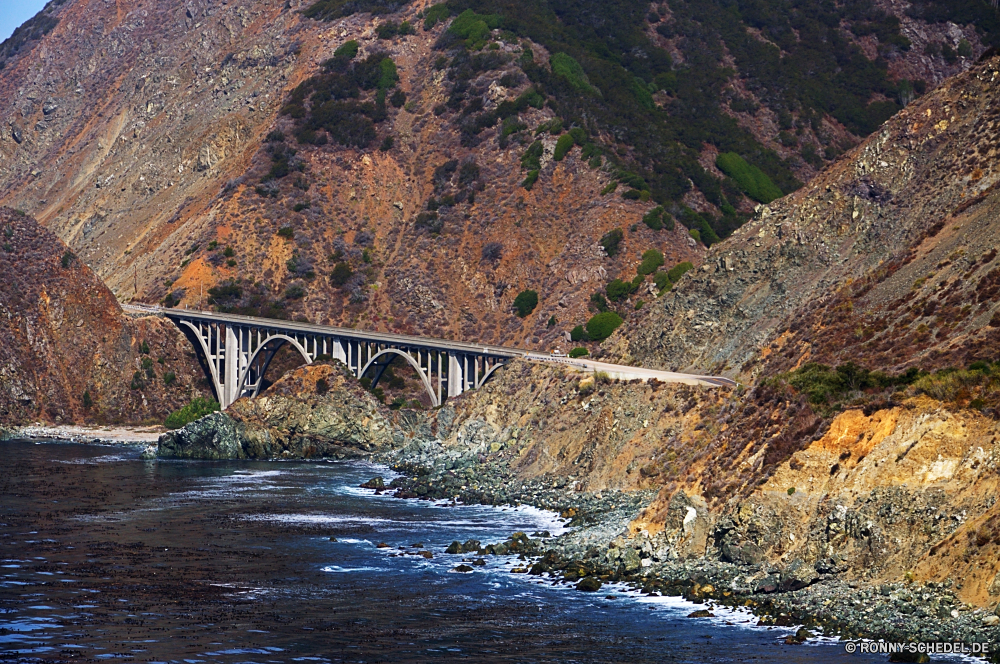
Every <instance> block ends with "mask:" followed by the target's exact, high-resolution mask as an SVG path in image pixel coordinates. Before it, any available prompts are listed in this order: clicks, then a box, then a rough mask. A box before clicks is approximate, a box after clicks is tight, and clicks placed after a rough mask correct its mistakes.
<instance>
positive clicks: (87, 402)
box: [83, 390, 94, 410]
mask: <svg viewBox="0 0 1000 664" xmlns="http://www.w3.org/2000/svg"><path fill="white" fill-rule="evenodd" d="M93 405H94V400H93V399H91V398H90V390H84V392H83V407H84V409H86V410H90V408H91V406H93Z"/></svg>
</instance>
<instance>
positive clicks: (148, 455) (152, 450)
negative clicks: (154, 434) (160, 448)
mask: <svg viewBox="0 0 1000 664" xmlns="http://www.w3.org/2000/svg"><path fill="white" fill-rule="evenodd" d="M139 458H140V459H155V458H156V445H147V446H146V449H144V450H143V451H142V454H140V455H139Z"/></svg>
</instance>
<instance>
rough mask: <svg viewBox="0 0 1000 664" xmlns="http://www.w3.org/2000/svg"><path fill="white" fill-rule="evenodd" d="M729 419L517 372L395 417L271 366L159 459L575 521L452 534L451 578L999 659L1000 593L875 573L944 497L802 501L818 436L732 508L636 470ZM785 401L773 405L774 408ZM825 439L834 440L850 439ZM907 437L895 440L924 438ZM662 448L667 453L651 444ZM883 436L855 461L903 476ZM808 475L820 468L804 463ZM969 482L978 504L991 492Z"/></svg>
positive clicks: (858, 491) (166, 446)
mask: <svg viewBox="0 0 1000 664" xmlns="http://www.w3.org/2000/svg"><path fill="white" fill-rule="evenodd" d="M321 388H322V389H321ZM733 398H736V397H733ZM732 408H733V404H732V398H730V397H727V396H725V394H722V393H719V392H712V391H700V392H699V391H696V390H692V389H690V388H686V387H685V386H679V387H678V386H674V387H670V386H666V387H664V386H661V385H654V384H648V383H640V382H631V383H630V382H618V383H614V382H606V383H604V384H600V385H593V384H592V383H591V384H590V385H589V386H585V385H584V384H583V381H582V379H581V378H580V377H579V376H577V375H575V374H573V373H570V372H565V371H560V370H558V369H553V368H544V367H533V366H529V365H526V364H518V363H515V364H512V365H511V366H510V367H507V368H506V369H505V371H504V372H503V373H502V374H501V375H500V376H499V377H498V378H497V379H496V380H494V381H492V382H491V383H489V384H487V385H486V386H484V387H483V388H482V389H480V390H477V391H476V392H475V393H474V394H471V395H466V396H463V398H460V399H456V400H455V401H454V402H449V403H448V404H445V406H443V407H441V408H438V409H434V410H432V411H419V410H396V411H390V410H388V409H387V408H385V406H383V405H381V404H379V403H378V402H377V401H376V400H375V399H374V397H373V396H372V395H371V393H369V392H367V391H365V390H363V389H361V388H360V387H359V386H358V385H357V384H356V383H355V382H354V381H353V379H352V378H351V377H350V376H349V375H348V374H347V373H346V372H345V370H344V368H343V367H341V366H339V365H336V364H330V365H322V364H320V365H313V366H310V367H306V368H303V369H300V370H297V371H295V372H292V373H290V374H288V375H286V376H285V377H283V378H282V379H281V380H279V381H278V382H277V383H275V384H274V385H273V386H272V387H271V388H269V390H268V391H267V392H265V393H264V394H262V395H261V396H259V397H258V398H257V399H255V400H252V401H251V400H242V399H241V400H239V401H237V402H236V403H235V404H233V406H232V407H231V408H230V409H228V410H227V411H226V412H225V413H216V414H213V415H211V416H208V417H206V418H204V419H203V420H200V421H198V422H195V423H192V424H191V425H189V426H188V427H185V428H184V429H182V430H178V431H176V432H172V433H169V434H166V435H164V436H163V437H161V439H160V444H159V453H160V455H161V456H166V457H175V458H176V457H180V458H190V459H218V458H257V459H275V458H281V459H287V458H335V459H346V458H365V459H370V460H372V461H375V462H379V463H383V464H386V465H387V466H389V467H390V468H392V470H393V471H395V472H396V473H399V475H398V476H396V477H394V478H393V479H392V480H391V481H388V480H385V479H383V478H372V481H370V482H366V483H365V485H366V488H369V489H371V490H373V491H376V492H382V493H385V492H392V493H393V495H395V496H397V497H399V498H401V499H426V500H447V501H449V502H456V503H457V502H462V503H466V504H488V505H513V506H517V505H531V506H534V507H537V508H540V509H545V510H550V511H553V512H556V513H558V514H559V515H561V516H562V517H563V518H565V519H567V520H568V525H569V526H571V527H572V530H571V531H570V532H568V533H566V534H563V535H561V536H559V537H556V538H554V539H549V538H544V537H536V536H535V535H529V534H525V533H517V534H514V535H512V538H511V539H509V540H508V541H507V542H497V543H493V544H489V543H487V544H485V545H481V543H478V542H467V543H454V544H453V545H452V546H450V547H448V548H449V549H450V550H451V551H453V552H454V555H455V556H456V567H458V566H461V565H465V566H466V567H469V564H467V563H474V562H475V561H476V560H477V559H478V558H479V557H482V556H484V555H490V554H493V555H509V554H516V555H517V556H518V557H519V558H520V560H519V562H518V565H517V566H516V567H515V569H516V570H520V571H521V572H522V573H530V574H537V575H548V576H549V577H550V578H551V579H552V581H553V582H556V583H572V584H574V585H575V586H576V587H578V588H579V589H580V590H581V591H591V592H599V591H600V589H601V587H602V586H603V585H605V584H626V585H628V586H630V587H631V588H633V589H635V590H636V591H638V592H643V593H646V594H650V595H652V594H657V595H672V596H683V597H685V598H687V599H689V600H691V601H695V602H701V603H705V605H706V607H707V608H706V610H709V611H710V610H711V607H712V606H715V605H727V606H733V607H742V608H745V609H748V610H750V611H752V612H753V613H755V614H756V615H758V616H759V618H760V621H761V624H762V625H782V626H787V627H794V626H802V628H803V629H804V630H807V631H800V632H799V637H800V638H810V637H809V634H815V635H823V636H824V637H834V638H837V637H839V638H842V639H861V638H866V639H884V640H888V641H894V642H901V641H910V640H914V641H935V642H941V641H947V642H963V643H990V644H997V646H998V647H997V649H998V651H1000V615H997V613H996V608H995V607H996V600H995V599H993V600H989V599H988V600H987V602H984V603H979V604H978V606H980V607H984V608H976V605H974V604H971V603H968V599H967V597H966V595H967V593H966V592H965V591H964V590H963V586H962V583H967V584H969V583H971V582H970V580H969V579H967V578H965V577H961V578H958V577H954V578H953V579H952V580H947V579H945V580H942V579H940V578H937V579H934V578H928V577H926V576H925V577H924V578H923V579H922V580H921V579H919V578H918V577H917V575H915V574H913V573H912V572H908V571H907V570H912V569H913V565H914V564H915V561H917V560H918V559H919V557H920V553H919V552H920V551H921V550H923V549H919V548H916V549H914V550H915V552H916V553H915V554H914V555H910V556H909V557H908V558H906V559H905V560H903V562H902V563H898V562H897V563H894V565H893V566H887V565H886V564H885V562H884V560H885V552H886V551H887V550H888V549H889V548H890V547H891V548H893V550H894V551H897V552H898V551H900V550H905V549H906V548H907V547H910V548H913V547H923V546H925V544H924V543H925V542H927V541H930V542H931V543H932V544H933V543H934V542H943V541H945V540H948V539H950V540H955V538H957V537H959V535H960V534H961V531H960V530H959V529H960V528H961V527H962V524H963V523H964V522H965V521H966V520H967V515H966V514H965V513H964V512H963V511H962V510H963V509H965V508H964V507H962V506H961V505H962V504H961V503H958V502H954V503H948V502H945V501H944V500H943V493H942V492H941V491H939V490H934V491H928V492H925V493H919V492H918V491H910V490H908V489H907V488H906V486H907V485H906V484H905V483H899V485H898V486H896V485H886V486H883V485H882V484H880V483H878V482H872V483H867V484H866V483H864V482H861V481H857V480H855V481H854V483H845V484H844V485H843V488H842V489H840V490H841V491H842V493H841V494H839V495H838V494H835V493H833V492H832V491H831V490H830V489H829V488H823V489H821V488H820V487H819V486H817V487H815V489H813V488H812V487H810V488H806V489H805V490H802V491H798V492H797V491H796V490H795V488H794V487H795V486H796V485H798V486H799V487H803V486H807V485H808V481H803V480H808V478H807V477H805V474H808V473H812V474H814V475H815V476H816V477H820V478H822V477H823V475H822V474H820V473H821V471H822V472H823V473H826V472H827V471H828V470H829V466H828V465H827V466H824V465H823V464H824V463H825V457H822V454H820V452H822V453H823V454H833V455H834V457H833V458H834V459H836V458H838V457H837V456H836V455H838V454H839V455H840V456H839V458H840V459H841V462H842V463H844V465H847V462H846V461H844V459H845V456H844V455H843V454H842V453H841V450H840V449H839V448H836V447H834V448H831V449H832V450H833V451H832V452H824V451H823V450H825V448H823V444H824V443H823V442H822V441H825V440H826V439H825V438H822V437H823V436H824V435H825V434H824V433H823V432H822V431H821V432H819V434H817V437H818V438H821V441H820V442H817V443H816V446H817V447H818V448H822V449H820V451H819V452H816V453H815V458H813V457H812V456H808V455H806V454H805V452H799V453H798V455H797V456H796V457H795V458H794V459H792V461H788V462H785V464H784V466H782V469H781V470H780V472H779V475H778V478H777V479H775V480H774V482H773V484H775V485H776V486H777V489H778V490H775V489H774V488H769V489H768V491H769V493H767V494H763V493H760V492H758V493H755V494H753V500H748V499H741V498H739V497H738V496H731V498H732V499H731V500H730V503H727V504H725V505H722V504H715V505H714V506H710V505H709V504H708V503H707V502H706V499H705V498H704V497H703V496H702V495H699V494H698V493H697V489H693V490H691V491H690V492H688V491H685V490H684V489H685V486H686V485H684V484H682V483H672V482H668V481H665V480H663V479H662V477H657V480H656V481H655V482H653V481H648V480H644V479H643V478H644V477H646V473H650V472H657V469H658V468H660V466H655V465H651V464H650V463H649V459H650V456H651V455H653V456H654V457H655V458H656V459H658V460H659V461H657V463H659V464H664V465H665V464H670V463H671V461H672V459H673V458H674V457H673V456H671V455H672V454H674V452H675V450H676V451H677V453H685V451H686V450H687V449H689V448H692V447H697V446H698V445H701V444H704V443H703V442H699V441H698V440H697V439H696V438H694V437H693V436H694V434H696V433H697V432H699V431H701V430H704V429H705V428H706V427H715V426H721V424H720V422H721V423H722V424H724V423H725V421H724V420H723V419H721V416H720V414H725V413H727V412H731V410H732ZM784 408H786V407H785V406H783V405H780V404H779V406H778V410H779V411H780V410H782V409H784ZM766 412H767V411H765V415H764V416H765V417H771V416H769V415H766ZM775 412H778V411H775ZM893 412H894V413H895V411H893ZM713 413H714V414H715V415H713ZM713 417H714V419H713ZM855 417H856V418H867V416H866V415H863V414H859V415H857V416H855ZM873 417H875V415H873ZM880 417H881V416H880ZM900 417H903V415H900ZM657 418H659V421H658V423H657ZM927 419H928V418H923V419H921V420H920V421H921V422H924V421H925V420H927ZM865 421H866V422H867V420H865ZM937 421H940V418H938V420H937ZM869 424H870V423H869ZM921 426H924V425H921ZM964 428H965V427H961V426H959V427H957V429H964ZM837 431H838V432H839V433H837V432H835V434H831V436H833V435H836V436H840V437H844V436H847V434H846V433H843V432H840V429H838V430H837ZM844 431H850V432H854V429H849V428H844ZM913 431H914V432H915V433H913V432H910V433H907V434H906V436H907V437H909V436H911V434H912V435H913V436H919V435H920V432H921V431H922V430H920V429H914V430H913ZM936 431H939V430H936ZM938 435H939V434H938ZM686 436H692V437H691V438H686ZM855 437H857V434H856V433H851V437H850V438H851V440H853V439H854V438H855ZM980 437H981V436H980ZM664 438H667V439H668V440H669V441H670V442H671V446H670V447H668V448H667V451H666V452H664V451H663V449H662V447H661V442H660V441H662V440H663V439H664ZM872 444H873V445H874V443H872ZM893 445H894V444H893V443H885V444H884V445H883V446H882V448H885V449H884V450H883V449H882V448H876V449H874V450H873V449H870V448H868V449H867V451H866V452H864V454H867V456H868V458H869V459H870V460H871V461H872V463H873V465H878V463H879V462H880V461H881V463H882V464H883V467H886V466H887V465H889V464H891V465H892V467H893V468H898V467H899V466H898V465H897V464H899V463H900V457H899V454H898V452H896V451H895V448H894V447H893ZM886 454H888V455H889V456H888V457H886V456H885V455H886ZM977 454H978V452H977ZM880 455H881V456H880ZM912 455H913V452H912V451H911V452H910V456H912ZM861 456H862V454H861V453H859V454H858V457H859V459H858V463H860V457H861ZM980 456H982V455H980ZM976 458H978V457H976ZM893 459H895V461H893ZM973 461H975V460H974V459H973ZM792 462H795V467H792V466H791V464H792ZM684 463H690V461H689V460H685V461H684ZM980 463H981V464H982V463H983V462H982V461H981V462H980ZM809 464H813V465H816V468H817V469H818V470H812V471H811V470H808V469H809V468H812V466H811V465H809ZM785 466H789V468H791V469H790V470H788V469H785ZM984 467H986V466H984ZM796 468H798V470H796ZM804 469H805V470H804ZM863 471H864V468H861V469H860V470H858V471H857V472H858V473H859V474H858V477H864V474H863ZM790 472H791V473H799V475H796V476H792V475H788V473H790ZM894 472H898V471H894ZM781 473H785V474H784V475H782V474H781ZM831 477H832V473H831ZM768 486H769V487H770V485H768ZM983 491H984V492H985V493H983V494H982V495H985V496H988V495H989V491H988V487H987V488H984V490H983ZM843 492H846V494H845V493H843ZM984 500H988V499H986V498H984ZM809 501H825V502H822V505H819V506H815V504H814V503H810V502H809ZM990 505H992V503H990ZM973 506H974V505H973ZM911 531H914V532H911ZM984 532H985V531H984ZM915 535H916V536H915ZM991 537H992V535H991ZM926 546H930V545H929V544H927V545H926ZM965 546H966V545H965V537H964V535H963V536H962V541H961V542H958V541H957V540H955V543H954V544H949V546H948V547H946V548H942V549H941V550H942V551H947V552H949V553H951V552H954V554H953V555H962V551H963V550H968V549H967V548H963V547H965ZM977 546H981V545H977ZM989 546H992V545H989ZM442 553H443V554H446V553H447V552H442ZM435 554H436V555H438V554H437V552H435ZM897 555H898V554H897ZM931 555H934V552H933V551H932V552H931ZM463 556H465V557H463ZM941 557H942V556H940V555H939V556H938V558H937V559H940V558H941ZM900 569H902V571H899V570H900ZM458 571H469V570H466V569H464V568H463V569H461V570H458ZM994 585H996V582H994ZM993 594H994V588H993V587H992V586H990V587H989V595H990V596H992V595H993ZM698 615H700V614H699V613H698V612H695V614H694V615H693V617H697V616H698ZM807 632H808V633H807ZM994 661H1000V660H997V659H994Z"/></svg>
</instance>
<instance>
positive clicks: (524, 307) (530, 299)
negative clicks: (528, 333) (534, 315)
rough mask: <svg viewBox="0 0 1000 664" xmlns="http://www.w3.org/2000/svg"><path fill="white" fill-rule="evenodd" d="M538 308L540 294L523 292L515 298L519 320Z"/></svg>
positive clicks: (531, 291)
mask: <svg viewBox="0 0 1000 664" xmlns="http://www.w3.org/2000/svg"><path fill="white" fill-rule="evenodd" d="M537 306H538V293H536V292H535V291H533V290H530V289H529V290H523V291H521V292H520V293H518V294H517V297H515V298H514V309H516V310H517V315H518V317H519V318H524V317H525V316H527V315H528V314H530V313H531V312H532V311H534V310H535V307H537Z"/></svg>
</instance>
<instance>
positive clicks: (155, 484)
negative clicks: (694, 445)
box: [0, 441, 885, 664]
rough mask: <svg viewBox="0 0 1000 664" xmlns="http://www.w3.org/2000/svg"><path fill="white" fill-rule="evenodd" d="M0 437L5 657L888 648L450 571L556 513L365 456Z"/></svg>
mask: <svg viewBox="0 0 1000 664" xmlns="http://www.w3.org/2000/svg"><path fill="white" fill-rule="evenodd" d="M0 455H2V459H3V460H2V461H0V660H13V661H45V662H48V661H67V662H78V661H111V662H115V661H122V662H130V661H137V662H138V661H143V662H150V661H151V662H186V663H188V664H196V663H202V662H206V663H208V662H234V663H235V662H261V663H263V662H386V661H392V662H439V661H448V662H452V661H470V662H779V663H784V662H788V663H792V662H841V661H843V662H848V661H850V662H859V661H872V662H874V661H879V662H884V661H885V656H880V657H873V656H861V655H852V656H849V655H847V654H846V653H845V652H844V648H843V646H842V645H840V644H838V643H836V642H835V641H833V640H819V641H815V642H810V643H808V644H805V645H786V644H785V643H784V637H785V636H787V635H788V634H789V633H791V632H794V629H788V628H770V629H768V628H759V627H756V623H757V620H756V619H755V618H753V617H752V616H750V615H749V614H746V613H740V612H734V611H730V610H726V609H719V610H716V611H715V613H716V617H715V618H707V619H691V618H687V617H686V616H687V615H688V614H689V613H690V612H691V611H693V610H695V609H696V608H705V607H704V606H702V605H697V606H696V605H692V604H689V603H687V602H684V601H683V600H681V599H679V598H670V597H644V596H640V595H637V594H634V593H629V592H626V591H625V589H624V588H615V587H609V586H605V587H604V588H602V589H601V590H600V591H599V592H597V593H581V592H578V591H576V590H575V589H573V588H572V586H570V585H569V584H553V581H552V580H551V579H548V578H547V577H544V578H539V577H533V576H529V575H527V574H513V573H511V572H510V570H511V568H513V567H515V566H516V565H518V564H520V561H518V560H517V559H516V558H514V557H505V558H496V557H487V558H486V561H487V564H486V565H485V566H476V567H474V571H473V572H471V573H459V572H455V571H453V568H454V567H456V566H457V565H458V564H460V563H461V562H462V558H463V557H462V556H453V555H448V554H445V553H444V549H445V548H446V547H447V546H448V544H450V543H451V542H452V541H453V540H460V541H463V542H464V541H465V540H467V539H478V540H480V541H482V542H483V543H484V544H486V543H491V542H498V541H501V540H504V539H506V538H507V537H508V536H509V535H510V534H511V533H512V532H515V531H519V530H520V531H525V532H528V533H529V534H531V533H533V532H536V531H542V530H547V531H549V532H550V533H551V534H553V535H555V534H558V533H559V532H561V531H562V530H563V529H564V525H563V523H562V522H561V521H560V520H559V519H558V518H557V517H556V516H555V515H552V514H550V513H546V512H542V511H539V510H535V509H531V508H518V509H514V508H506V509H502V508H493V507H481V506H463V505H458V506H451V505H448V504H445V503H435V502H429V501H406V500H398V499H395V498H392V497H390V496H386V495H383V496H376V495H373V492H371V491H368V490H364V489H359V488H357V486H358V484H360V483H361V482H363V481H365V480H367V479H368V478H370V477H372V476H374V475H379V474H381V475H388V474H389V473H387V471H386V469H384V468H379V467H376V466H372V465H369V464H364V463H340V462H338V463H329V462H313V463H306V462H281V463H279V462H191V461H162V460H159V461H144V460H142V459H140V458H139V454H138V451H137V450H133V449H131V448H121V447H102V446H89V445H76V444H69V443H33V442H18V441H14V442H6V443H0ZM331 538H333V539H331ZM334 540H335V541H334ZM380 544H382V545H385V546H382V547H379V545H380ZM414 545H421V546H419V547H418V546H414ZM421 551H429V552H430V553H431V556H432V557H431V558H426V557H423V556H421V555H419V553H420V552H421ZM466 558H470V559H471V558H472V557H469V556H466ZM608 595H612V596H614V599H607V596H608Z"/></svg>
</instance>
